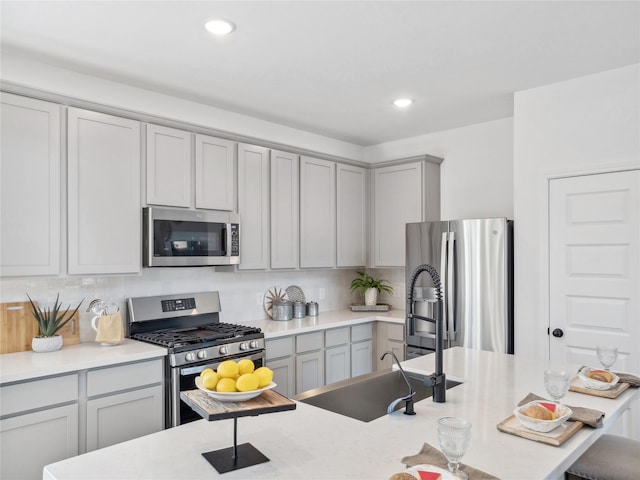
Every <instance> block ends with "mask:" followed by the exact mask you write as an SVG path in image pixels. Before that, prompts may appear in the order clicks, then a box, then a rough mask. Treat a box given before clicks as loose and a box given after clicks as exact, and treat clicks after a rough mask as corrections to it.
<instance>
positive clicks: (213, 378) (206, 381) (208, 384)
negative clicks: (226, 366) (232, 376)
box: [200, 370, 218, 390]
mask: <svg viewBox="0 0 640 480" xmlns="http://www.w3.org/2000/svg"><path fill="white" fill-rule="evenodd" d="M203 373H204V372H203ZM200 378H201V379H202V386H203V387H204V388H207V389H209V390H215V389H216V385H217V384H218V374H217V373H216V372H214V371H213V370H211V371H210V372H206V373H205V375H204V376H202V375H200Z"/></svg>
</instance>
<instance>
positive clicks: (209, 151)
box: [194, 134, 236, 211]
mask: <svg viewBox="0 0 640 480" xmlns="http://www.w3.org/2000/svg"><path fill="white" fill-rule="evenodd" d="M195 150H196V152H195V178H194V181H195V189H196V208H204V209H210V210H229V211H232V210H235V199H236V189H235V185H236V178H235V160H236V144H235V142H232V141H229V140H223V139H221V138H216V137H210V136H208V135H200V134H198V135H196V138H195Z"/></svg>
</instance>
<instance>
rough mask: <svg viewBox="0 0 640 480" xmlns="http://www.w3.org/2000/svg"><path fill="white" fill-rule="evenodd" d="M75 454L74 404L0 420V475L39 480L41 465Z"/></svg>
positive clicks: (75, 417) (75, 413)
mask: <svg viewBox="0 0 640 480" xmlns="http://www.w3.org/2000/svg"><path fill="white" fill-rule="evenodd" d="M76 455H78V404H77V403H76V404H73V405H65V406H63V407H56V408H50V409H47V410H42V411H39V412H35V413H28V414H25V415H18V416H16V417H10V418H7V419H4V420H0V457H1V458H2V462H0V478H6V479H14V478H15V479H18V478H19V479H33V480H35V479H41V478H42V469H43V468H44V466H45V465H48V464H50V463H54V462H58V461H60V460H64V459H65V458H69V457H73V456H76Z"/></svg>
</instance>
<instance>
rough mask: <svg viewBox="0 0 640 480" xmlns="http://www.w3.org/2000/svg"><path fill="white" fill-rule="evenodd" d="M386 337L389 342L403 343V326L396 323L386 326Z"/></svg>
mask: <svg viewBox="0 0 640 480" xmlns="http://www.w3.org/2000/svg"><path fill="white" fill-rule="evenodd" d="M387 336H388V338H389V340H395V341H398V342H404V325H400V324H397V323H389V324H387Z"/></svg>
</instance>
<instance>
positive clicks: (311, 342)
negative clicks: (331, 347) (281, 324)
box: [296, 332, 324, 353]
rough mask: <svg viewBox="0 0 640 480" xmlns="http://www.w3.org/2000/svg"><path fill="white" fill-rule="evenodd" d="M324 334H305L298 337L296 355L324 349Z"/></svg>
mask: <svg viewBox="0 0 640 480" xmlns="http://www.w3.org/2000/svg"><path fill="white" fill-rule="evenodd" d="M323 333H324V332H313V333H305V334H304V335H296V353H301V352H310V351H312V350H319V349H321V348H322V341H323V338H322V334H323Z"/></svg>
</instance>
